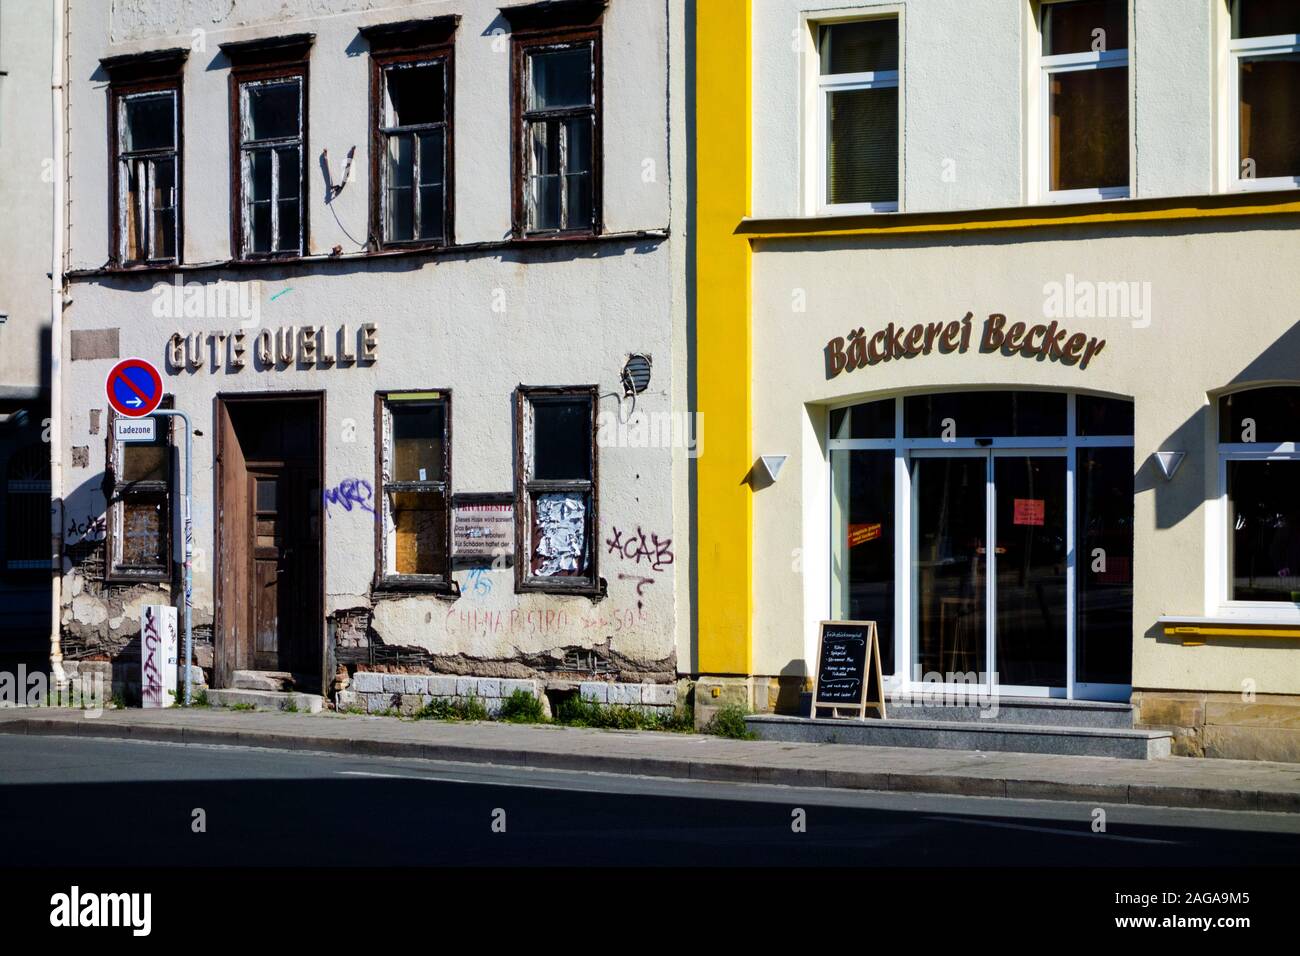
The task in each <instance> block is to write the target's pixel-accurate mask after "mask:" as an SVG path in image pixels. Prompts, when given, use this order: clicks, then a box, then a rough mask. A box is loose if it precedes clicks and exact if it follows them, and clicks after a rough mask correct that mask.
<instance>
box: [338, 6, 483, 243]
mask: <svg viewBox="0 0 1300 956" xmlns="http://www.w3.org/2000/svg"><path fill="white" fill-rule="evenodd" d="M459 23H460V17H458V16H455V15H448V16H440V17H432V18H429V19H424V20H407V21H404V22H400V23H385V24H380V25H377V26H370V27H363V28H362V30H361V33H362V35H363V36H364V37H365V38H366V41H367V42H368V43H369V45H370V59H371V64H372V70H371V79H370V82H371V90H372V95H371V103H372V116H371V127H372V130H373V138H372V143H371V157H372V159H371V177H370V180H371V195H370V208H371V217H370V235H371V237H372V243H373V244H374V245H377V246H379V247H381V248H383V247H393V246H403V245H441V244H443V243H446V242H450V241H451V238H452V209H453V195H452V183H453V179H452V111H453V105H454V103H455V97H454V95H453V85H454V79H455V70H454V69H453V59H452V58H453V52H454V51H453V39H454V36H455V32H456V29H457V27H458V25H459Z"/></svg>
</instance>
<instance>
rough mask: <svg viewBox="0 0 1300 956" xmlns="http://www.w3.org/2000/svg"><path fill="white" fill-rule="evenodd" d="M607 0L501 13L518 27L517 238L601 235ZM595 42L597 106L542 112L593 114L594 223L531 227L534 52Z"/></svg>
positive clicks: (514, 41) (557, 2) (514, 59)
mask: <svg viewBox="0 0 1300 956" xmlns="http://www.w3.org/2000/svg"><path fill="white" fill-rule="evenodd" d="M604 9H605V3H604V2H603V0H553V2H550V3H546V2H543V3H535V4H529V5H526V6H519V7H503V8H502V10H501V14H502V16H503V17H505V18H506V19H507V21H508V22H509V23H510V25H511V28H512V33H511V42H510V47H511V50H510V63H511V65H510V71H511V83H510V120H511V122H510V126H511V130H512V133H511V140H512V143H511V147H512V157H511V218H512V220H513V230H512V231H513V234H514V237H515V238H516V239H525V240H548V239H549V240H553V239H564V238H570V237H573V238H586V237H591V236H598V235H600V234H601V233H602V232H603V231H604V217H603V206H604V203H603V195H604V180H605V177H604V138H605V137H604V95H603V89H602V88H603V86H604V83H603V80H602V77H603V67H602V63H601V33H602V28H601V19H602V16H603V14H604ZM587 43H590V44H591V57H592V60H591V62H592V106H591V107H590V108H588V107H581V108H575V109H562V110H547V111H544V113H542V114H539V116H546V117H549V118H563V117H564V116H565V115H566V114H572V115H575V116H576V115H583V114H585V113H587V112H588V111H589V110H590V111H591V112H592V113H593V120H592V131H591V152H592V166H591V193H592V195H591V220H592V222H591V226H590V227H584V228H581V229H562V230H546V231H538V232H530V231H529V230H528V206H527V195H526V194H527V190H528V151H527V137H526V135H525V133H526V130H527V124H528V121H529V119H530V118H532V117H530V115H529V113H528V112H527V111H526V110H525V104H526V103H527V102H528V90H527V88H526V84H527V81H528V70H527V68H526V63H527V57H528V54H529V53H532V52H536V51H537V50H539V49H546V48H551V49H564V48H566V47H575V46H579V45H582V44H587Z"/></svg>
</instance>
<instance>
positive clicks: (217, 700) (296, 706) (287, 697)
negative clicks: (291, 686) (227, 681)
mask: <svg viewBox="0 0 1300 956" xmlns="http://www.w3.org/2000/svg"><path fill="white" fill-rule="evenodd" d="M208 703H209V704H211V705H212V706H213V707H238V708H239V709H240V710H247V709H248V708H250V707H251V708H253V709H254V710H290V711H298V712H300V713H304V714H319V713H320V712H321V707H322V706H323V704H324V701H323V700H322V699H321V696H320V695H319V694H299V693H295V692H293V691H275V690H243V689H241V688H238V687H229V688H224V689H222V690H213V689H209V690H208Z"/></svg>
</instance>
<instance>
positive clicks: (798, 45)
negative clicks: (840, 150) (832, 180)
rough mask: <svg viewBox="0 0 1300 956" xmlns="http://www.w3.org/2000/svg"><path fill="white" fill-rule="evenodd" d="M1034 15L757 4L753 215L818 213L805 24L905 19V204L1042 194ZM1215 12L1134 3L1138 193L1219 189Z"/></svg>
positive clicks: (1002, 10) (966, 203)
mask: <svg viewBox="0 0 1300 956" xmlns="http://www.w3.org/2000/svg"><path fill="white" fill-rule="evenodd" d="M1029 11H1030V5H1029V3H1028V2H1021V0H889V2H863V0H754V27H753V37H754V42H753V120H754V154H753V177H754V178H753V183H754V187H753V188H754V193H753V211H752V212H753V215H754V216H756V217H759V218H764V217H791V216H801V215H812V214H815V213H816V211H817V210H816V206H815V199H814V190H813V189H812V188H811V184H812V183H813V182H815V179H816V173H817V165H816V164H817V163H818V162H819V161H820V159H819V155H820V154H819V152H818V150H817V144H816V137H815V135H814V132H815V128H816V120H817V113H816V108H817V100H816V97H815V96H814V94H813V90H814V89H815V85H816V69H817V64H816V58H815V48H814V45H813V41H812V34H811V31H809V30H808V29H807V26H806V24H807V23H809V22H810V21H811V22H814V23H815V22H817V21H818V20H824V19H834V18H842V17H851V16H854V15H862V16H870V15H880V14H890V13H895V14H897V15H898V16H899V18H900V31H899V41H900V79H899V87H900V94H899V102H900V109H901V125H900V139H901V156H902V163H901V165H902V176H901V179H900V183H899V193H900V195H899V208H900V210H902V211H905V212H928V211H934V210H942V209H979V208H997V207H1003V206H1015V205H1018V204H1020V203H1023V202H1032V201H1037V199H1038V196H1037V193H1038V191H1039V184H1038V182H1037V179H1036V176H1037V174H1038V170H1039V157H1038V152H1037V150H1038V148H1039V147H1038V143H1037V138H1038V137H1037V129H1038V124H1039V123H1040V122H1041V117H1040V113H1039V105H1038V102H1037V82H1038V71H1037V68H1036V67H1035V66H1034V61H1035V60H1036V58H1037V55H1038V52H1039V49H1040V43H1041V40H1040V39H1039V35H1038V31H1037V27H1036V25H1035V20H1034V18H1033V16H1031V14H1030V12H1029ZM1218 12H1219V11H1218V7H1217V6H1216V4H1214V3H1213V2H1210V0H1155V2H1152V0H1132V2H1131V3H1130V26H1131V29H1130V38H1129V86H1130V102H1131V103H1132V104H1133V108H1132V110H1131V113H1130V117H1129V119H1130V131H1131V135H1130V153H1131V162H1132V166H1131V169H1132V177H1133V180H1132V184H1131V186H1132V193H1131V194H1132V195H1133V196H1135V197H1152V196H1177V195H1189V194H1195V193H1199V192H1206V191H1209V190H1210V189H1211V188H1212V184H1213V182H1214V177H1215V174H1216V173H1215V170H1216V155H1217V150H1218V147H1219V143H1218V140H1217V139H1216V137H1217V136H1222V135H1224V134H1223V132H1222V130H1223V128H1224V127H1223V119H1222V115H1221V110H1222V109H1223V108H1224V105H1222V104H1219V103H1218V101H1217V99H1216V96H1217V89H1218V84H1220V83H1221V82H1222V69H1221V67H1220V66H1218V65H1217V64H1218V59H1219V49H1218V47H1219V45H1221V44H1222V43H1224V42H1226V41H1225V40H1224V37H1225V36H1226V33H1225V32H1224V23H1223V22H1222V20H1223V18H1222V17H1220V16H1218ZM1216 121H1217V123H1216ZM1027 170H1028V173H1027V172H1026V171H1027ZM945 172H948V173H949V175H947V176H945Z"/></svg>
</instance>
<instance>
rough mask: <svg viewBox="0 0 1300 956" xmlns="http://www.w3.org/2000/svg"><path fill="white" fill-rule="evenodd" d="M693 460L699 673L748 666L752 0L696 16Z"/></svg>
mask: <svg viewBox="0 0 1300 956" xmlns="http://www.w3.org/2000/svg"><path fill="white" fill-rule="evenodd" d="M695 23H696V58H695V83H696V87H695V156H696V172H695V215H696V229H695V234H696V246H695V262H696V292H695V307H696V313H695V321H696V330H695V347H696V389H697V391H696V396H697V402H698V406H699V409H698V410H699V412H700V414H701V415H703V421H704V426H705V427H704V436H705V440H704V447H703V454H702V455H701V456H700V457H699V458H698V459H696V495H697V496H696V522H697V524H696V527H697V529H698V530H697V548H696V562H697V568H698V579H697V585H698V589H697V608H698V612H697V613H698V623H699V632H698V642H699V643H698V650H699V665H698V666H699V669H700V672H701V673H702V674H713V675H727V674H737V675H748V674H750V672H751V668H752V665H753V645H752V641H751V635H750V628H751V622H752V616H753V598H752V594H753V590H752V579H753V538H754V527H753V511H752V500H751V489H750V486H749V485H748V484H747V483H746V480H745V479H746V476H747V475H748V473H749V469H750V467H751V466H752V465H753V454H752V444H753V443H752V441H751V431H750V416H751V411H752V375H751V364H750V354H751V345H752V343H751V326H750V256H751V251H750V247H749V243H748V242H747V241H746V240H745V239H744V238H741V237H738V236H737V235H736V224H737V223H739V222H740V221H741V220H742V219H744V218H745V217H746V216H747V215H749V211H750V206H749V201H750V149H751V140H750V116H751V111H750V34H751V10H750V0H704V2H701V3H698V4H697V5H696V21H695Z"/></svg>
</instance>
